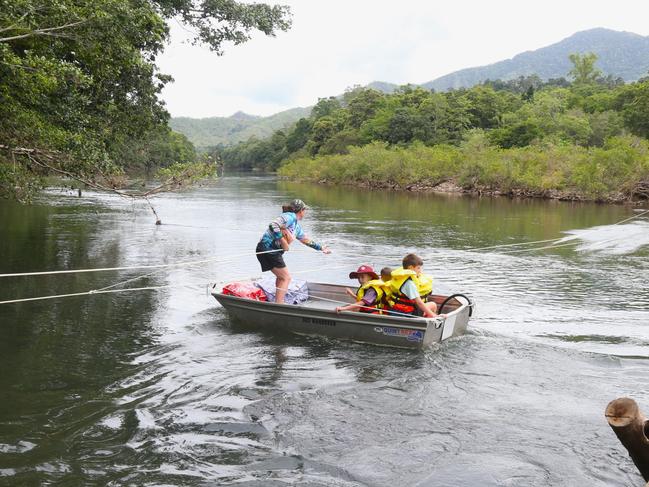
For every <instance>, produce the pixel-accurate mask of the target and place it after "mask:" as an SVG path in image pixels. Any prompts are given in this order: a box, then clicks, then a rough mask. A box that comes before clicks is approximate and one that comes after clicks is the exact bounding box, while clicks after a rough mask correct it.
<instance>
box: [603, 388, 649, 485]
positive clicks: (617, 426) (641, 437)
mask: <svg viewBox="0 0 649 487" xmlns="http://www.w3.org/2000/svg"><path fill="white" fill-rule="evenodd" d="M604 415H605V416H606V419H607V421H608V424H609V426H610V427H611V428H612V429H613V431H614V432H615V435H616V436H617V438H618V440H620V443H622V445H624V448H626V449H627V450H628V452H629V456H630V457H631V460H633V463H635V466H636V467H637V468H638V470H639V471H640V474H641V475H642V477H643V478H644V479H645V481H649V439H647V434H648V433H649V423H648V422H647V418H646V417H645V415H644V414H642V411H640V408H639V407H638V404H637V403H636V402H635V401H634V400H633V399H631V398H628V397H621V398H619V399H615V400H614V401H611V402H609V403H608V406H606V411H605V413H604ZM647 486H649V482H648V483H647Z"/></svg>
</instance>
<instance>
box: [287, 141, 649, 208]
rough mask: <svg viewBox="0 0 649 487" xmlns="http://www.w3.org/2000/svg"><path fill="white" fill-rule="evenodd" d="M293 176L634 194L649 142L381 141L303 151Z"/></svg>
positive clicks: (600, 195) (538, 192)
mask: <svg viewBox="0 0 649 487" xmlns="http://www.w3.org/2000/svg"><path fill="white" fill-rule="evenodd" d="M279 173H280V175H282V176H284V177H287V178H289V179H296V180H309V181H325V182H329V183H333V184H354V185H365V186H375V187H397V188H406V187H409V186H412V185H419V186H428V187H433V186H436V185H438V184H440V183H442V182H444V181H453V182H455V183H456V184H458V185H459V186H461V187H462V188H464V189H465V190H468V191H475V190H481V191H487V192H501V193H506V194H528V195H535V196H543V195H547V194H548V193H549V192H562V193H565V194H569V195H571V196H572V197H579V198H584V199H594V200H599V199H616V200H617V199H620V198H632V197H633V196H634V192H635V191H636V188H638V187H639V186H641V185H642V183H643V182H649V143H648V142H647V141H646V140H644V139H639V138H636V137H614V138H611V139H608V141H607V142H606V144H605V145H604V146H603V147H590V148H586V147H581V146H576V145H558V144H548V145H543V146H527V147H513V148H510V149H502V148H498V147H494V146H491V145H488V144H485V143H467V144H465V145H463V146H462V147H459V148H458V147H455V146H449V145H436V146H433V147H428V146H425V145H424V144H421V143H415V144H412V145H410V146H408V147H389V146H388V145H387V144H385V143H381V142H374V143H372V144H368V145H366V146H363V147H351V148H350V151H349V153H348V154H340V155H327V156H317V157H315V158H308V157H303V158H298V159H294V160H291V161H289V162H287V163H286V164H285V165H284V166H282V167H281V168H280V170H279Z"/></svg>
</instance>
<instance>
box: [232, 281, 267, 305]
mask: <svg viewBox="0 0 649 487" xmlns="http://www.w3.org/2000/svg"><path fill="white" fill-rule="evenodd" d="M222 292H223V294H227V295H229V296H237V297H239V298H246V299H254V300H255V301H268V300H267V299H266V293H264V291H262V290H261V289H259V288H258V287H257V286H255V285H254V284H253V283H251V282H231V283H230V284H227V285H226V286H225V287H224V288H223V291H222Z"/></svg>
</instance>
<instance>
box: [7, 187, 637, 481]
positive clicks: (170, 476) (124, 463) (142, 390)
mask: <svg viewBox="0 0 649 487" xmlns="http://www.w3.org/2000/svg"><path fill="white" fill-rule="evenodd" d="M294 197H300V198H302V199H304V200H306V201H307V202H308V203H309V204H310V205H312V206H313V210H312V211H311V212H310V214H309V216H308V219H307V220H306V221H305V227H306V229H307V231H308V232H309V233H311V234H312V235H313V236H314V237H316V238H317V239H318V240H323V241H325V242H327V243H328V244H329V245H331V247H332V248H333V249H334V254H333V255H331V256H324V255H322V254H319V253H315V252H312V251H304V252H302V251H292V252H290V253H289V254H287V256H286V259H287V261H288V263H289V266H290V268H291V271H292V272H294V273H300V272H302V273H303V274H299V275H300V276H301V277H306V278H312V279H318V280H323V281H331V282H340V283H348V282H349V280H348V279H347V273H348V272H349V269H350V268H355V267H357V265H358V264H359V263H361V262H367V263H371V264H374V265H376V266H377V267H381V266H383V265H393V266H394V265H398V263H399V260H400V258H401V257H402V256H403V255H404V254H405V253H406V252H409V251H416V252H419V253H421V254H422V255H425V256H426V257H427V259H426V267H427V269H428V270H429V271H430V272H432V273H433V274H434V276H435V286H436V288H437V289H438V290H439V291H440V292H453V291H461V292H465V293H467V294H471V295H473V297H474V298H475V299H476V301H477V303H478V308H477V314H476V315H475V317H474V319H473V320H472V322H471V323H470V330H471V332H470V333H469V334H468V335H467V336H464V337H461V338H458V339H453V340H452V341H450V342H448V343H445V344H443V345H441V346H437V347H436V348H434V349H432V350H430V351H427V352H424V353H412V352H409V351H404V350H391V349H385V348H380V347H372V346H366V345H358V344H351V343H344V342H338V341H333V340H327V339H323V338H317V337H299V336H293V335H290V334H284V333H281V334H280V333H272V332H270V333H263V332H260V331H251V330H250V329H249V328H246V327H243V326H241V325H238V324H236V323H232V322H230V320H229V319H228V316H227V315H226V314H225V313H224V312H223V310H222V308H220V307H218V306H217V304H216V303H215V302H214V300H213V299H212V298H210V297H208V296H207V295H206V293H205V285H206V284H207V282H209V281H227V280H229V279H231V278H233V277H235V276H251V277H252V276H258V275H259V269H258V264H257V262H256V259H254V257H252V252H253V250H252V249H253V248H254V246H255V243H256V241H257V239H258V238H259V236H260V233H261V232H262V230H263V228H264V226H265V225H266V222H267V221H269V220H270V219H271V218H273V217H274V216H276V213H277V211H278V210H279V207H280V205H281V204H282V203H283V202H285V201H286V200H288V199H291V198H294ZM157 207H158V212H159V213H160V214H161V216H162V219H163V221H164V222H165V224H164V225H162V226H155V225H153V219H152V217H151V215H150V210H148V209H147V208H146V207H144V206H140V205H136V206H135V207H133V206H131V205H130V204H127V203H125V202H124V201H122V200H119V199H117V198H114V197H111V196H105V195H98V194H92V193H89V194H88V195H87V196H86V197H84V198H82V199H76V198H70V197H66V196H65V195H61V194H58V193H56V192H52V193H50V194H48V195H45V196H44V197H43V198H42V199H41V200H40V201H39V202H38V203H37V204H35V205H34V206H31V207H21V206H17V205H15V204H12V203H9V202H2V203H0V228H2V239H0V255H2V256H3V259H2V261H0V272H20V271H27V270H44V269H61V268H85V267H111V266H127V265H138V264H140V265H147V264H158V263H161V262H168V263H171V262H177V261H180V260H202V259H209V258H212V257H215V256H218V257H220V258H222V260H221V262H209V263H206V264H204V265H201V266H196V267H193V268H191V267H190V268H169V269H164V270H161V271H157V272H154V273H149V275H148V276H146V277H144V278H142V279H138V280H134V281H133V282H132V283H130V285H133V286H160V285H171V286H174V287H170V288H166V289H163V290H159V291H156V292H143V293H132V294H110V295H95V296H89V297H79V298H68V299H62V300H53V301H43V302H35V303H22V304H16V305H5V306H0V368H1V370H2V371H3V373H2V374H0V391H1V392H0V484H7V485H17V484H25V485H37V484H42V483H60V484H62V485H68V484H69V485H77V484H89V483H98V484H109V485H127V484H131V485H206V483H207V484H217V485H227V484H237V485H258V486H269V485H304V486H306V485H309V486H319V485H322V486H332V485H333V486H360V485H380V486H383V485H385V486H391V485H419V486H454V485H478V484H479V485H494V486H496V485H539V486H546V485H547V486H550V485H586V484H588V485H601V486H604V485H639V483H640V482H639V476H638V475H637V474H636V473H635V471H634V468H633V467H632V466H631V464H630V462H629V461H628V460H627V459H626V456H625V454H624V452H623V451H622V450H621V447H620V446H619V445H618V444H617V440H615V438H614V436H613V434H612V433H611V432H610V431H609V430H608V426H607V425H606V423H605V421H604V419H603V409H604V407H605V405H606V403H607V402H608V401H609V400H611V399H613V398H614V397H617V396H621V395H630V396H633V397H635V398H636V399H638V400H639V401H640V402H641V403H643V401H644V403H645V404H647V403H648V402H649V397H647V396H648V394H647V392H646V391H647V390H649V389H648V387H647V386H648V384H647V378H646V357H648V356H649V348H648V345H649V336H648V334H647V326H648V325H649V320H648V318H649V312H648V311H647V310H648V309H649V288H647V286H646V275H647V271H648V270H649V269H648V264H647V244H648V243H649V220H648V219H646V218H645V217H641V218H639V219H637V220H632V221H629V222H626V223H624V224H622V225H613V223H615V222H618V221H621V220H623V219H625V218H627V217H629V216H630V215H632V214H633V212H632V210H630V209H628V208H625V207H621V206H603V205H593V204H576V203H560V202H544V201H536V200H525V201H516V202H512V201H510V200H507V199H504V198H500V199H499V198H495V199H492V198H481V199H480V198H468V197H463V196H457V195H434V194H409V193H405V192H404V193H395V192H388V191H365V190H363V191H353V190H350V189H349V188H332V187H325V186H319V185H302V184H295V183H287V182H279V183H278V182H277V181H275V180H273V179H271V178H265V177H239V178H226V179H224V180H222V181H219V182H218V183H217V184H216V185H214V186H213V187H205V188H200V189H195V190H192V191H190V192H186V193H181V194H170V195H164V196H161V197H160V198H159V199H158V200H157ZM564 236H567V237H568V238H571V239H574V240H573V241H574V245H570V246H565V247H559V248H556V249H552V248H550V249H544V250H537V251H530V252H527V251H526V252H510V251H508V250H507V248H500V249H491V250H486V251H469V250H468V249H471V248H477V247H485V246H492V245H502V244H510V243H519V242H533V241H538V240H545V239H556V238H560V237H564ZM541 246H542V245H541ZM532 247H534V246H532ZM247 250H249V251H250V255H249V256H242V254H245V253H246V251H247ZM295 250H298V249H295ZM232 256H238V257H232ZM144 273H145V271H137V270H134V271H129V272H121V273H98V274H77V275H66V276H44V277H30V278H15V279H14V278H12V279H5V280H2V281H0V300H1V299H10V298H14V297H28V296H35V295H47V294H56V293H68V292H79V291H85V290H89V289H98V288H101V287H104V286H109V285H112V284H114V283H115V282H116V281H120V280H126V279H130V278H136V277H137V276H138V275H140V274H144ZM296 275H298V274H296ZM625 357H626V358H625ZM647 407H649V406H647Z"/></svg>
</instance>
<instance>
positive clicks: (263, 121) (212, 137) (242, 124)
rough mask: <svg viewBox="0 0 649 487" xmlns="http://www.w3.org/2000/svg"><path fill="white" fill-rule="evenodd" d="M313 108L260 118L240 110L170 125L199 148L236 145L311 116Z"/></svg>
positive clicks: (182, 119) (179, 119)
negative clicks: (230, 113) (225, 114)
mask: <svg viewBox="0 0 649 487" xmlns="http://www.w3.org/2000/svg"><path fill="white" fill-rule="evenodd" d="M309 113H311V108H310V107H307V108H302V107H298V108H291V109H289V110H285V111H283V112H279V113H276V114H274V115H270V116H268V117H260V116H257V115H249V114H247V113H244V112H241V111H239V112H237V113H234V114H233V115H230V116H229V117H209V118H190V117H173V118H172V119H171V120H170V121H169V126H170V127H171V128H172V129H173V130H175V131H176V132H180V133H181V134H184V135H185V136H186V137H187V138H188V139H189V140H190V141H191V142H192V143H193V144H194V145H195V146H196V148H198V149H205V148H207V147H210V146H214V145H218V144H224V145H231V144H236V143H237V142H241V141H244V140H248V139H249V138H250V137H258V138H260V139H261V138H264V137H268V136H270V135H272V134H273V132H275V131H276V130H279V129H282V128H285V127H288V126H290V125H292V124H293V123H295V122H296V121H297V120H299V119H300V118H302V117H307V116H309Z"/></svg>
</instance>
